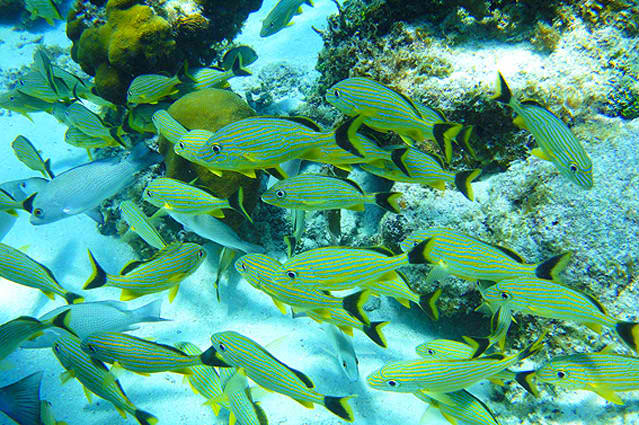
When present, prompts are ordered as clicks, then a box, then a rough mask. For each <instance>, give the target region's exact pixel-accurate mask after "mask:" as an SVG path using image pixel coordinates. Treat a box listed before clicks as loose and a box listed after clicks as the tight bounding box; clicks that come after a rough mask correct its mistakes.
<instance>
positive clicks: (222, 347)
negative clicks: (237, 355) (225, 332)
mask: <svg viewBox="0 0 639 425" xmlns="http://www.w3.org/2000/svg"><path fill="white" fill-rule="evenodd" d="M218 347H219V349H220V351H226V346H225V345H224V344H219V345H218Z"/></svg>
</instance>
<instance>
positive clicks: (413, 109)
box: [326, 77, 463, 163]
mask: <svg viewBox="0 0 639 425" xmlns="http://www.w3.org/2000/svg"><path fill="white" fill-rule="evenodd" d="M326 101H327V102H328V103H330V104H331V105H333V106H334V107H336V108H337V109H339V110H340V111H341V112H342V113H343V114H346V115H349V116H354V115H360V114H361V115H363V116H364V124H366V125H367V126H369V127H370V128H372V129H374V130H376V131H379V132H383V133H386V132H388V131H393V132H395V133H397V134H399V135H400V136H401V137H402V139H403V140H404V141H406V142H407V143H409V144H412V143H413V141H417V142H421V141H423V140H426V139H430V140H434V141H436V142H437V143H438V145H439V146H440V147H442V150H443V152H444V157H445V159H446V162H447V163H449V162H450V159H451V156H452V147H451V146H452V140H453V139H454V138H455V137H457V136H458V135H459V133H460V132H461V130H462V129H463V126H462V125H460V124H455V123H449V122H447V121H446V119H445V118H444V116H443V115H441V114H440V113H438V112H437V111H435V110H432V109H430V108H428V110H429V111H432V113H430V114H428V115H426V114H424V110H425V107H418V106H417V105H416V104H415V102H413V101H412V100H411V99H410V98H408V97H407V96H406V95H404V94H401V93H399V92H397V91H395V90H392V89H390V88H388V87H386V86H384V85H382V84H380V83H378V82H376V81H373V80H370V79H368V78H363V77H355V78H347V79H345V80H342V81H340V82H338V83H337V84H335V85H334V86H333V87H331V88H330V89H329V90H328V92H327V93H326Z"/></svg>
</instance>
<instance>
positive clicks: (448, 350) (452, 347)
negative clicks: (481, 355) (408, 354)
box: [415, 339, 475, 360]
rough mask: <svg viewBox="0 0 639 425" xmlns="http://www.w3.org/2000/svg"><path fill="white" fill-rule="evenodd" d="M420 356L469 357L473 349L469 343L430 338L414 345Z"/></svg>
mask: <svg viewBox="0 0 639 425" xmlns="http://www.w3.org/2000/svg"><path fill="white" fill-rule="evenodd" d="M415 352H416V353H417V355H419V356H420V357H423V358H425V359H429V360H457V359H471V358H473V355H474V354H475V349H474V348H473V347H471V346H470V345H468V344H466V343H464V342H461V341H455V340H452V339H431V340H430V341H428V342H426V343H424V344H420V345H418V346H417V347H415Z"/></svg>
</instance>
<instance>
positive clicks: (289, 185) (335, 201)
mask: <svg viewBox="0 0 639 425" xmlns="http://www.w3.org/2000/svg"><path fill="white" fill-rule="evenodd" d="M401 196H402V194H401V193H398V192H378V193H366V192H364V189H362V188H361V187H360V185H359V184H357V183H356V182H354V181H352V180H348V179H344V178H339V177H331V176H326V175H322V174H299V175H297V176H295V177H289V178H287V179H284V180H280V181H278V182H277V183H275V184H274V185H273V186H271V187H270V188H269V189H268V190H267V191H266V192H264V193H263V194H262V201H264V202H266V203H267V204H271V205H275V206H278V207H282V208H289V209H299V210H304V211H318V210H333V209H341V208H345V209H350V210H354V211H364V205H365V204H375V205H377V206H379V207H380V208H383V209H385V210H387V211H391V212H394V213H399V211H400V206H399V199H400V197H401Z"/></svg>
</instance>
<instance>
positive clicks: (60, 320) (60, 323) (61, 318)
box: [52, 308, 77, 336]
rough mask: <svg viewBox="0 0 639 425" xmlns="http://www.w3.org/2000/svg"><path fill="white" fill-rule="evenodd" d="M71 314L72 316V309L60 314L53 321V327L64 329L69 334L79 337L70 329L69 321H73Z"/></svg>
mask: <svg viewBox="0 0 639 425" xmlns="http://www.w3.org/2000/svg"><path fill="white" fill-rule="evenodd" d="M69 314H71V309H70V308H69V309H67V310H65V311H63V312H62V313H60V314H58V315H57V316H56V317H55V318H54V319H53V321H52V323H53V326H55V327H57V328H60V329H64V330H65V331H67V332H69V333H70V334H71V335H75V336H77V334H76V333H75V332H73V330H72V329H71V328H69V321H70V320H71V317H70V316H69Z"/></svg>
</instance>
